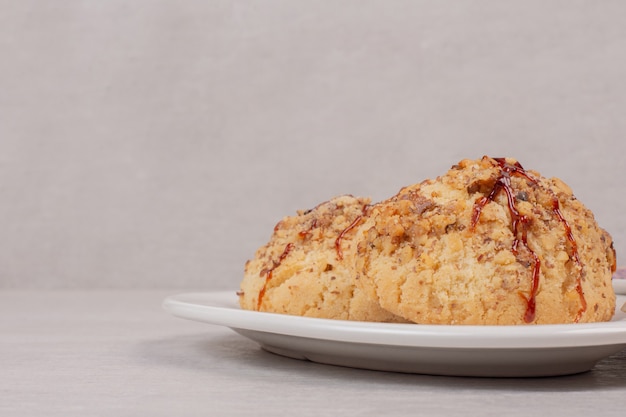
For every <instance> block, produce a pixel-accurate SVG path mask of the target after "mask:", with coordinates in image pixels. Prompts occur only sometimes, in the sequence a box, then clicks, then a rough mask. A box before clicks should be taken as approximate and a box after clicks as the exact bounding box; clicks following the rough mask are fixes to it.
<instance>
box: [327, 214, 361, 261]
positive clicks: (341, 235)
mask: <svg viewBox="0 0 626 417" xmlns="http://www.w3.org/2000/svg"><path fill="white" fill-rule="evenodd" d="M368 208H369V206H368V205H365V206H363V208H362V209H361V211H362V214H360V215H359V216H357V217H356V218H355V219H354V220H353V221H352V223H350V224H349V225H348V227H346V228H345V229H343V230H342V231H341V233H339V236H337V239H335V251H336V252H337V260H339V261H342V260H343V250H342V249H341V242H342V241H343V238H344V237H345V235H346V234H347V233H349V232H350V231H351V230H352V229H354V228H355V227H357V226H358V225H359V223H361V222H362V221H363V217H364V216H365V214H366V213H367V210H368Z"/></svg>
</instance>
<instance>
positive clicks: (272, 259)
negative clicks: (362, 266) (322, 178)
mask: <svg viewBox="0 0 626 417" xmlns="http://www.w3.org/2000/svg"><path fill="white" fill-rule="evenodd" d="M369 203H370V200H369V199H367V198H356V197H353V196H350V195H344V196H339V197H336V198H333V199H331V200H329V201H327V202H324V203H322V204H320V205H318V206H317V207H315V208H313V209H311V210H307V211H300V212H298V214H297V215H296V216H289V217H285V218H284V219H283V220H281V221H280V222H279V223H278V224H277V225H276V227H275V228H274V233H273V234H272V236H271V239H270V240H269V242H268V243H267V244H266V245H264V246H262V247H261V248H259V249H258V250H257V252H256V255H255V258H254V259H252V260H249V261H248V262H247V263H246V266H245V271H244V278H243V281H242V282H241V290H240V292H239V303H240V305H241V307H242V308H243V309H247V310H256V311H266V312H274V313H282V314H291V315H299V316H308V317H318V318H329V319H343V320H360V321H378V322H399V321H405V320H404V319H401V318H400V317H397V316H395V315H394V314H392V313H390V312H388V311H386V310H384V309H383V308H381V307H380V306H379V305H378V303H377V302H376V301H375V300H372V299H370V298H368V297H366V296H365V293H364V292H363V291H362V290H361V289H360V288H358V287H357V286H356V285H355V282H354V275H355V271H354V255H355V252H356V245H354V242H353V237H354V234H355V232H356V229H357V227H358V226H359V225H360V223H361V222H362V220H363V216H364V214H365V212H366V211H367V210H368V205H369Z"/></svg>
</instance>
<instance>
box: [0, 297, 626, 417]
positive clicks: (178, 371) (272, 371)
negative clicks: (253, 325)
mask: <svg viewBox="0 0 626 417" xmlns="http://www.w3.org/2000/svg"><path fill="white" fill-rule="evenodd" d="M171 293H172V291H158V290H150V291H144V290H136V291H122V290H120V291H54V292H43V291H3V292H1V293H0V376H1V377H0V415H2V416H42V415H45V416H74V415H80V416H143V415H146V416H168V417H169V416H195V415H198V416H203V417H206V416H244V415H245V416H247V415H250V416H252V415H254V416H259V415H262V416H265V415H267V416H282V415H289V416H316V417H318V416H326V415H333V416H381V415H385V416H394V415H407V416H409V415H411V416H417V415H424V416H426V415H428V416H439V415H442V416H443V415H481V416H491V415H493V416H504V415H506V416H524V417H530V416H536V415H567V416H570V417H571V416H585V417H592V416H600V415H601V416H624V415H625V414H626V351H622V352H620V353H618V354H616V355H614V356H612V357H610V358H607V359H605V360H603V361H602V362H600V363H599V364H598V365H597V366H596V367H595V368H594V370H592V371H591V372H587V373H584V374H580V375H573V376H566V377H556V378H531V379H486V378H456V377H437V376H426V375H405V374H394V373H386V372H374V371H366V370H358V369H348V368H341V367H334V366H328V365H320V364H315V363H311V362H304V361H298V360H293V359H288V358H284V357H280V356H276V355H273V354H270V353H267V352H265V351H262V350H261V349H260V348H259V347H258V346H257V345H256V344H255V343H253V342H251V341H249V340H247V339H245V338H243V337H241V336H239V335H237V334H235V333H234V332H232V331H231V330H229V329H225V328H221V327H217V326H211V325H206V324H202V323H197V322H190V321H186V320H181V319H178V318H174V317H171V316H169V315H168V314H167V313H165V312H164V311H163V310H162V309H161V301H162V299H163V298H164V297H165V296H167V295H169V294H171Z"/></svg>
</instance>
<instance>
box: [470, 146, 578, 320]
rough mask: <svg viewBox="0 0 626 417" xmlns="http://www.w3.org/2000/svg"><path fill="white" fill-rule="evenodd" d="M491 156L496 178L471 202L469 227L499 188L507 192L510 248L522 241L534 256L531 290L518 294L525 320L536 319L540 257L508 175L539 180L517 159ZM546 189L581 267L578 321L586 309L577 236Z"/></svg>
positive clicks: (499, 190)
mask: <svg viewBox="0 0 626 417" xmlns="http://www.w3.org/2000/svg"><path fill="white" fill-rule="evenodd" d="M493 160H494V161H496V163H497V164H498V166H499V167H500V175H499V176H498V178H497V179H496V182H495V183H494V185H493V188H492V189H491V191H490V192H489V194H488V195H487V196H483V197H482V198H480V199H479V200H478V201H476V203H474V208H473V211H472V219H471V228H472V229H474V228H475V227H476V225H477V224H478V221H479V220H480V215H481V213H482V210H483V208H484V207H485V206H486V205H487V204H488V203H490V202H492V201H494V200H495V198H496V196H497V195H498V194H499V193H500V192H501V191H504V193H505V194H506V199H507V205H508V209H509V213H510V215H511V231H512V232H513V236H514V239H513V244H512V247H511V251H512V252H513V254H514V255H517V254H518V253H519V247H520V244H521V245H522V246H523V247H524V248H526V250H527V251H528V253H529V254H530V255H531V257H532V259H533V262H532V279H531V286H530V294H529V295H528V296H525V295H523V294H521V296H522V297H523V298H524V299H525V300H526V311H525V312H524V321H525V322H526V323H531V322H532V321H534V319H535V312H536V296H537V291H538V290H539V278H540V274H541V260H540V259H539V257H538V256H537V254H536V253H535V252H534V251H533V250H532V249H531V248H530V247H529V246H528V228H529V223H530V219H529V218H528V217H527V216H525V215H523V214H520V212H519V210H518V209H517V205H516V202H515V195H514V190H513V187H512V185H511V177H512V176H514V175H517V176H519V177H523V178H525V179H526V180H528V181H529V182H530V183H531V184H533V185H539V181H538V180H536V179H535V178H533V177H532V176H530V175H529V174H528V173H527V172H526V170H525V169H524V168H523V167H522V165H521V164H520V163H519V162H515V164H510V163H508V162H507V161H506V159H505V158H493ZM548 191H549V192H550V194H552V212H553V213H554V215H555V216H556V217H557V218H558V219H559V221H560V222H561V224H563V227H564V228H565V235H566V237H567V240H568V241H569V242H570V246H571V254H570V258H572V259H573V260H574V263H575V264H576V266H577V267H578V268H579V270H580V271H581V273H580V274H579V276H578V279H577V282H576V292H577V293H578V295H579V297H580V303H581V308H580V309H579V310H578V313H577V314H576V317H575V318H574V321H575V322H578V321H579V320H580V318H581V317H582V315H583V313H584V312H585V311H586V310H587V301H586V300H585V294H584V292H583V289H582V264H581V262H580V257H579V255H578V245H577V244H576V240H575V239H574V235H573V233H572V228H571V227H570V225H569V223H568V222H567V220H566V219H565V217H563V214H562V213H561V209H560V204H559V200H558V198H557V196H556V195H554V193H553V192H552V191H551V190H548Z"/></svg>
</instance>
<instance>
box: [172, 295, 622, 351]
mask: <svg viewBox="0 0 626 417" xmlns="http://www.w3.org/2000/svg"><path fill="white" fill-rule="evenodd" d="M616 297H617V303H616V315H618V316H620V317H621V318H620V319H618V320H614V321H610V322H601V323H581V324H541V325H493V326H485V325H431V324H413V323H374V322H357V321H348V320H332V319H322V318H313V317H302V316H291V315H285V314H277V313H268V312H258V311H250V310H243V309H241V308H239V307H238V305H237V304H236V293H235V291H234V290H231V291H223V290H221V291H206V292H187V293H179V294H175V295H170V296H168V297H166V298H165V299H164V300H163V302H162V307H163V308H164V309H165V310H166V311H167V312H169V313H170V314H172V315H174V316H176V317H179V318H183V319H188V320H194V321H199V322H203V323H207V324H212V325H219V326H225V327H229V328H231V329H244V330H250V331H256V332H264V333H271V334H278V335H285V336H294V337H303V338H312V339H317V340H328V341H334V342H345V343H366V344H371V345H381V346H385V345H387V346H405V347H414V348H416V347H428V348H442V349H444V348H445V349H455V348H458V349H546V348H577V347H593V346H607V345H624V346H626V315H625V314H624V312H620V307H621V306H622V304H624V303H625V302H626V296H624V295H620V294H616Z"/></svg>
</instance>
